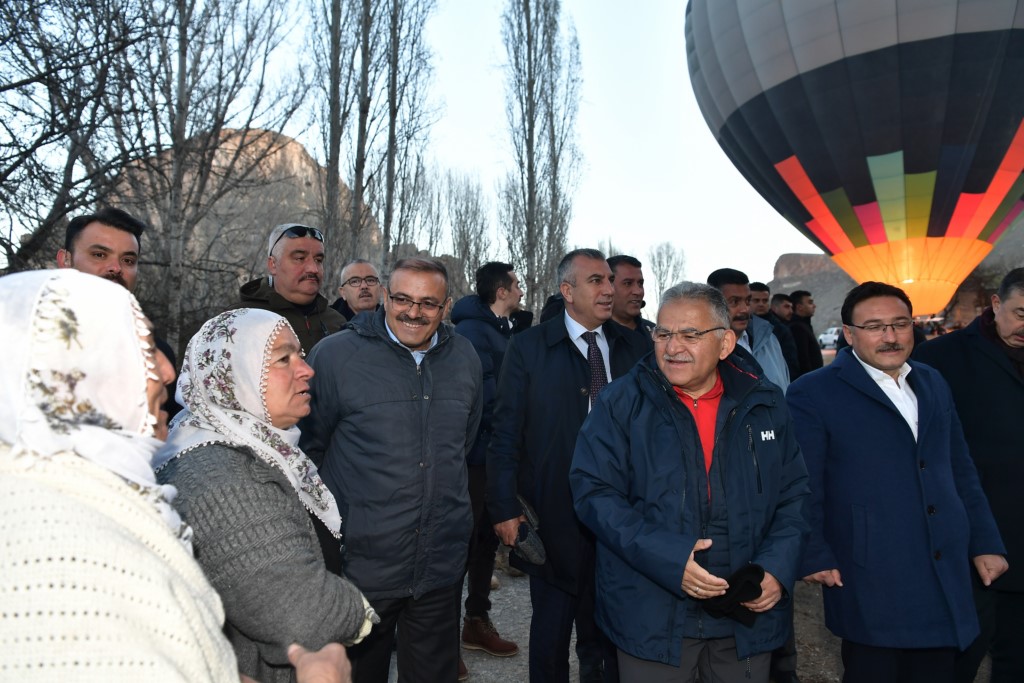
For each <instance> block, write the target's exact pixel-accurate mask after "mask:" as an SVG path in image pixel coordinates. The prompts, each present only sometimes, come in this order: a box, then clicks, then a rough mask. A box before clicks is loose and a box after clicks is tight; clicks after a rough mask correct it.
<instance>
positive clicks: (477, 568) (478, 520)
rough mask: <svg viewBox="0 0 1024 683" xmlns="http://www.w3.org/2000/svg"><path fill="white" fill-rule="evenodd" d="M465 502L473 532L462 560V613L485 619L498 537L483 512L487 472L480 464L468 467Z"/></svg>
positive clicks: (488, 517) (485, 509)
mask: <svg viewBox="0 0 1024 683" xmlns="http://www.w3.org/2000/svg"><path fill="white" fill-rule="evenodd" d="M468 469H469V501H470V504H471V505H472V506H473V535H472V536H471V537H470V539H469V557H468V559H467V560H466V576H467V577H468V582H467V585H466V616H467V617H483V618H487V614H488V612H490V611H491V600H490V595H491V575H492V574H493V573H494V553H495V552H496V551H497V550H498V537H497V536H496V535H495V533H494V529H493V527H492V525H491V518H490V516H489V515H488V514H487V506H486V505H484V503H485V494H486V491H487V472H486V469H485V467H484V466H483V465H470V466H469V468H468Z"/></svg>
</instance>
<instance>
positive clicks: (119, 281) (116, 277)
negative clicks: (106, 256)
mask: <svg viewBox="0 0 1024 683" xmlns="http://www.w3.org/2000/svg"><path fill="white" fill-rule="evenodd" d="M103 278H104V279H105V280H111V281H113V282H116V283H117V284H119V285H121V286H122V287H127V286H128V285H127V284H125V281H124V278H123V277H121V274H120V273H108V274H106V275H104V276H103Z"/></svg>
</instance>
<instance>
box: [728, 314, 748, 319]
mask: <svg viewBox="0 0 1024 683" xmlns="http://www.w3.org/2000/svg"><path fill="white" fill-rule="evenodd" d="M732 319H733V320H750V314H749V313H738V314H736V315H734V316H733V317H732Z"/></svg>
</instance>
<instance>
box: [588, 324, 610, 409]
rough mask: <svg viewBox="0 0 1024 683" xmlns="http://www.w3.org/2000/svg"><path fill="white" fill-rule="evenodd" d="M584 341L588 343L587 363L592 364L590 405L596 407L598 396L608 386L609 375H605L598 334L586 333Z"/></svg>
mask: <svg viewBox="0 0 1024 683" xmlns="http://www.w3.org/2000/svg"><path fill="white" fill-rule="evenodd" d="M583 340H584V341H585V342H587V362H588V363H589V364H590V405H594V402H595V401H597V395H598V394H599V393H601V390H602V389H604V387H605V385H606V384H608V375H607V374H605V369H604V356H602V355H601V348H600V347H599V346H598V345H597V333H596V332H584V333H583Z"/></svg>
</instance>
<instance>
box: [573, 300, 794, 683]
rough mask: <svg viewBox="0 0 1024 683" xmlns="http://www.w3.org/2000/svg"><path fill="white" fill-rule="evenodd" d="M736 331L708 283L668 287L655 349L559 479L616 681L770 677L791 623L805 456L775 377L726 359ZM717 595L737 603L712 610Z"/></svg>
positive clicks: (588, 431) (593, 416)
mask: <svg viewBox="0 0 1024 683" xmlns="http://www.w3.org/2000/svg"><path fill="white" fill-rule="evenodd" d="M735 343H736V337H735V333H734V332H733V331H732V330H731V329H730V328H729V310H728V308H727V306H726V302H725V299H724V297H723V296H722V293H721V292H719V291H718V290H717V289H714V288H712V287H709V286H706V285H701V284H694V283H689V282H686V283H682V284H679V285H676V286H675V287H672V288H671V289H669V290H668V291H666V292H665V295H664V297H663V299H662V303H661V309H660V310H659V312H658V324H657V326H656V327H655V330H654V352H653V353H652V354H649V355H647V356H646V357H645V358H644V359H643V360H642V361H641V362H640V363H638V364H637V365H636V366H635V367H634V368H633V370H632V371H630V373H629V374H628V375H626V376H625V377H624V378H622V379H619V380H617V381H615V382H613V383H612V384H611V386H609V387H608V389H607V390H606V391H605V392H603V393H602V394H601V400H600V401H598V403H597V405H596V406H594V409H593V410H592V411H591V413H590V417H588V418H587V421H586V422H585V423H584V425H583V429H582V430H581V431H580V435H579V439H578V440H577V442H576V452H575V455H574V457H573V462H572V470H571V472H570V475H569V479H570V483H571V484H572V489H573V494H574V496H575V501H576V510H577V512H578V513H579V516H580V519H582V520H583V522H584V523H585V524H586V525H587V526H588V527H590V528H591V529H592V530H593V531H594V534H595V535H596V537H597V542H598V546H597V606H598V610H597V614H598V624H599V625H600V627H601V628H602V629H604V630H605V632H606V633H607V634H608V635H609V637H610V638H611V639H612V641H613V642H614V643H615V645H616V646H617V647H618V648H619V672H620V675H621V679H622V680H623V681H636V682H637V683H640V682H642V681H650V680H681V681H683V680H693V676H694V673H695V671H697V670H698V669H699V670H700V677H701V680H715V681H763V682H767V680H768V668H769V658H770V652H771V651H772V650H773V649H774V648H776V647H778V646H779V645H781V644H782V643H783V642H784V641H785V640H786V637H787V635H788V634H789V632H790V628H791V626H790V619H789V617H788V612H787V609H786V607H787V605H788V604H789V603H790V602H791V600H792V596H791V591H792V588H793V582H794V581H795V579H796V577H797V570H798V565H799V559H800V554H801V550H802V548H803V541H804V540H805V538H806V533H807V529H808V527H807V522H806V521H805V519H804V517H803V514H802V506H803V501H804V499H805V498H806V496H807V495H808V489H807V470H806V468H805V467H804V464H803V459H802V458H801V456H800V450H799V448H798V446H797V443H796V439H795V438H794V436H793V430H792V426H791V424H790V419H789V413H788V411H787V409H786V405H785V399H784V398H783V395H782V392H781V390H780V389H779V388H778V387H777V386H775V385H774V384H773V383H771V382H769V381H767V380H766V379H764V378H763V377H759V376H756V375H752V374H750V373H748V372H746V371H745V370H743V369H741V368H740V367H739V366H737V365H736V364H734V363H733V362H732V357H731V356H730V354H731V352H732V350H733V348H734V346H735ZM754 565H756V566H754ZM751 571H753V572H754V576H753V578H748V579H746V582H747V583H748V584H749V585H747V586H745V585H744V576H745V575H746V574H747V573H748V572H751ZM737 572H739V574H738V575H737V574H736V573H737ZM745 588H750V589H752V593H751V594H750V595H748V596H743V597H735V598H733V597H732V596H734V595H737V594H738V593H739V592H740V591H741V590H744V589H745ZM722 596H725V597H722ZM730 600H732V601H733V602H734V604H733V607H732V609H733V610H735V613H729V614H726V615H723V614H721V613H720V612H718V611H715V609H714V608H715V607H719V608H720V607H721V605H720V603H722V602H728V601H730ZM730 614H731V616H730Z"/></svg>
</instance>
